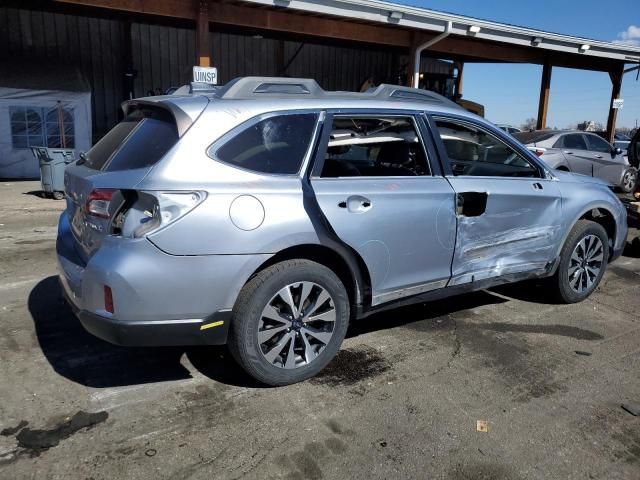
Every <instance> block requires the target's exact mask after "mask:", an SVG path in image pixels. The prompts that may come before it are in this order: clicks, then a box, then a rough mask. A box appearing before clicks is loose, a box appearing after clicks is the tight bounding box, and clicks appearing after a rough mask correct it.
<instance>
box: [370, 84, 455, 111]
mask: <svg viewBox="0 0 640 480" xmlns="http://www.w3.org/2000/svg"><path fill="white" fill-rule="evenodd" d="M367 93H371V94H372V95H373V96H375V97H379V98H380V99H383V100H392V101H393V100H409V101H413V102H429V103H442V104H444V105H447V106H449V107H458V108H462V107H460V105H458V104H457V103H455V102H454V101H452V100H449V99H448V98H447V97H443V96H442V95H439V94H437V93H436V92H432V91H430V90H422V89H418V88H412V87H403V86H400V85H389V84H386V83H382V84H380V85H378V86H377V87H375V88H373V89H370V90H369V91H368V92H367Z"/></svg>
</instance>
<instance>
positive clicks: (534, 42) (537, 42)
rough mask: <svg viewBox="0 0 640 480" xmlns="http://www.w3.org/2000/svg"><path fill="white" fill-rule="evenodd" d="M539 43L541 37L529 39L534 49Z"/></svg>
mask: <svg viewBox="0 0 640 480" xmlns="http://www.w3.org/2000/svg"><path fill="white" fill-rule="evenodd" d="M541 43H542V37H533V38H532V39H531V45H533V46H534V47H537V46H538V45H540V44H541Z"/></svg>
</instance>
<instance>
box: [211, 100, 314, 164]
mask: <svg viewBox="0 0 640 480" xmlns="http://www.w3.org/2000/svg"><path fill="white" fill-rule="evenodd" d="M317 119H318V115H317V114H315V113H293V114H282V115H272V116H269V117H267V118H264V119H263V120H260V121H258V122H255V123H250V125H249V126H248V127H246V128H245V129H244V130H241V131H240V132H239V133H236V134H234V135H232V136H231V138H230V139H229V140H227V141H226V142H224V143H223V144H222V145H221V146H214V147H212V148H211V149H209V156H211V157H213V158H215V159H217V160H220V161H222V162H225V163H228V164H230V165H233V166H235V167H240V168H245V169H247V170H252V171H255V172H261V173H270V174H283V175H291V174H296V173H298V172H299V171H300V167H301V165H302V162H303V160H304V157H305V154H306V153H307V150H308V148H309V144H310V143H311V140H312V138H313V133H314V130H315V126H316V122H317Z"/></svg>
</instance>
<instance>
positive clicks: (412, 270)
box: [311, 111, 456, 305]
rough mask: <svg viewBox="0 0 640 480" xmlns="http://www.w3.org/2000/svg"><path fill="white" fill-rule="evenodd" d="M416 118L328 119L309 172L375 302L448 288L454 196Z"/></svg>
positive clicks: (355, 115)
mask: <svg viewBox="0 0 640 480" xmlns="http://www.w3.org/2000/svg"><path fill="white" fill-rule="evenodd" d="M423 128H424V126H423V125H422V123H421V121H420V119H418V118H417V117H416V116H414V115H413V114H412V113H402V112H382V111H358V112H340V113H338V112H334V113H330V114H329V115H328V118H327V120H326V121H325V128H324V130H323V137H322V138H323V140H322V144H321V146H320V147H319V149H318V155H317V158H316V161H315V162H314V167H313V171H312V173H311V186H312V188H313V191H314V192H315V198H316V199H317V202H318V205H319V207H320V209H321V211H322V213H323V214H324V216H325V217H326V219H327V220H328V222H329V224H330V226H331V228H332V229H333V231H334V232H335V234H336V235H337V236H338V237H339V239H340V240H341V241H342V242H344V243H345V244H347V245H348V246H349V247H351V248H352V249H353V250H355V251H356V252H357V254H358V255H359V256H360V257H361V258H362V259H363V261H364V262H365V264H366V266H367V270H368V272H369V274H370V277H371V283H372V303H373V305H376V304H381V303H384V302H387V301H391V300H394V299H397V298H401V297H406V296H410V295H415V294H419V293H422V292H425V291H428V290H433V289H436V288H441V287H444V286H445V285H446V284H447V282H448V280H449V278H450V275H451V259H452V256H453V248H454V243H455V230H456V221H455V214H454V192H453V189H452V188H451V186H450V185H449V183H448V182H447V180H446V179H445V178H444V177H443V176H442V175H441V172H440V170H439V166H438V165H437V162H436V164H435V165H434V162H433V161H429V160H431V157H432V156H433V155H429V152H430V151H433V150H432V148H433V147H432V146H429V145H428V144H425V141H424V137H423V133H424V130H423Z"/></svg>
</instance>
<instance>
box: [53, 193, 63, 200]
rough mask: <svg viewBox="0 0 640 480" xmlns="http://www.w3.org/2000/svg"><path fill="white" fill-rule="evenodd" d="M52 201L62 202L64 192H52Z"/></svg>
mask: <svg viewBox="0 0 640 480" xmlns="http://www.w3.org/2000/svg"><path fill="white" fill-rule="evenodd" d="M52 195H53V198H54V200H62V199H63V198H64V192H53V194H52Z"/></svg>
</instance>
